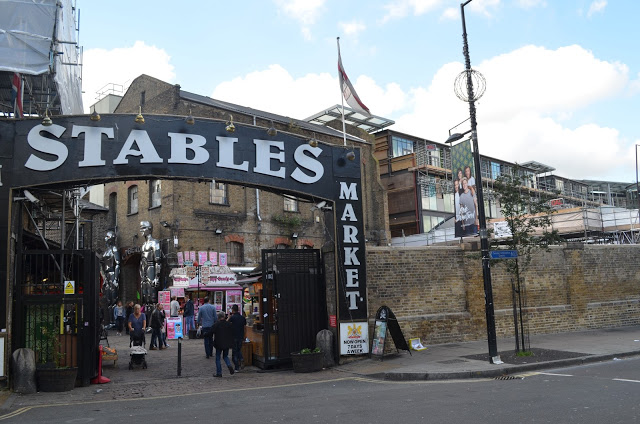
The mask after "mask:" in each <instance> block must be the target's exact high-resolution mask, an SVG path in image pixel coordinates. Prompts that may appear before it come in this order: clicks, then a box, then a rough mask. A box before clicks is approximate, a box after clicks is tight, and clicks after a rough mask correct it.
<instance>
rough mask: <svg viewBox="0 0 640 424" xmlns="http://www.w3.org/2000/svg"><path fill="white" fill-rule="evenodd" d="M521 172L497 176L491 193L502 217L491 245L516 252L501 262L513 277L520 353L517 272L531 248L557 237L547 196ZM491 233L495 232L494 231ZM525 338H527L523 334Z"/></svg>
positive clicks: (520, 289) (553, 241) (525, 263)
mask: <svg viewBox="0 0 640 424" xmlns="http://www.w3.org/2000/svg"><path fill="white" fill-rule="evenodd" d="M524 175H525V174H524V173H523V172H522V171H521V170H520V168H519V167H516V168H515V169H514V170H513V173H512V174H504V175H501V176H499V177H498V178H497V179H496V181H495V183H494V186H493V189H494V195H495V197H496V198H497V199H498V200H499V202H500V210H501V212H502V215H503V216H504V220H505V225H506V228H504V233H503V236H506V238H498V237H494V239H493V240H494V241H493V243H494V244H500V245H506V246H507V247H508V248H509V249H510V250H515V251H517V252H518V257H517V258H516V259H510V260H506V261H505V266H506V269H507V272H508V273H509V274H511V275H512V276H513V277H515V280H516V283H517V285H514V282H513V278H512V279H511V285H512V289H513V309H514V317H513V318H514V325H515V337H516V350H517V351H518V352H520V344H519V340H518V315H517V313H516V295H517V298H518V304H519V310H520V333H521V335H522V350H527V349H525V335H524V325H523V320H522V306H523V305H522V303H523V297H524V296H523V294H524V293H523V290H524V284H521V281H520V273H521V271H524V270H525V269H526V268H527V266H528V265H529V263H530V262H531V255H532V253H533V252H534V250H536V249H539V248H545V247H547V246H549V245H550V244H556V243H558V241H559V240H560V238H559V236H558V232H557V230H553V229H551V214H552V213H553V212H554V210H553V209H552V208H551V206H550V205H549V202H548V200H549V199H548V198H547V197H543V196H539V195H537V194H536V193H535V192H533V190H532V189H530V188H528V187H526V186H525V184H524V183H525V180H524V178H525V177H524ZM494 235H495V234H494ZM527 338H528V337H527Z"/></svg>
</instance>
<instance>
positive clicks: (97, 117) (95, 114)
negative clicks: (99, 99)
mask: <svg viewBox="0 0 640 424" xmlns="http://www.w3.org/2000/svg"><path fill="white" fill-rule="evenodd" d="M89 119H91V120H92V121H93V122H98V121H99V120H100V114H99V113H98V112H96V110H95V109H93V112H92V113H91V116H90V117H89Z"/></svg>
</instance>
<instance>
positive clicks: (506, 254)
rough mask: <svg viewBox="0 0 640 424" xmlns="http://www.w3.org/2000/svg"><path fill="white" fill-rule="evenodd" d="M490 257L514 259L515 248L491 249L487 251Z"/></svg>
mask: <svg viewBox="0 0 640 424" xmlns="http://www.w3.org/2000/svg"><path fill="white" fill-rule="evenodd" d="M489 257H490V258H491V259H515V258H517V257H518V251H517V250H491V251H489Z"/></svg>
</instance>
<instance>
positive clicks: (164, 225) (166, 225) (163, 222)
mask: <svg viewBox="0 0 640 424" xmlns="http://www.w3.org/2000/svg"><path fill="white" fill-rule="evenodd" d="M160 225H162V226H163V227H164V228H171V224H169V223H168V222H167V221H160Z"/></svg>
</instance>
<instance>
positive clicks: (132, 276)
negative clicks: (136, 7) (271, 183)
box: [104, 75, 389, 299]
mask: <svg viewBox="0 0 640 424" xmlns="http://www.w3.org/2000/svg"><path fill="white" fill-rule="evenodd" d="M139 111H140V112H141V114H142V115H143V116H144V115H145V114H152V113H153V114H165V115H176V119H181V120H182V119H185V117H186V116H193V117H195V120H196V123H195V125H196V126H197V125H198V118H209V119H211V118H212V119H218V120H221V121H224V122H228V123H231V122H233V123H235V124H239V123H242V124H249V125H253V126H257V127H262V128H264V130H265V132H266V130H267V129H269V128H271V127H273V128H275V129H276V131H278V132H287V133H293V134H295V135H298V136H301V137H304V138H308V139H310V140H311V139H316V140H317V141H319V142H320V143H327V144H333V145H338V146H342V145H343V136H342V132H341V131H338V130H337V129H335V128H340V129H341V128H342V123H341V122H340V121H339V120H336V121H335V122H328V123H325V125H324V126H320V125H316V124H312V123H309V122H306V121H303V120H295V119H292V118H289V117H284V116H280V115H275V114H272V113H268V112H264V111H259V110H255V109H251V108H247V107H243V106H239V105H234V104H231V103H227V102H222V101H218V100H214V99H211V98H209V97H205V96H200V95H197V94H193V93H189V92H186V91H184V90H181V89H180V86H179V85H172V84H168V83H165V82H163V81H160V80H157V79H155V78H152V77H149V76H146V75H142V76H140V77H138V78H136V79H135V80H134V81H133V83H132V84H131V85H130V87H129V88H128V90H127V92H126V93H125V94H124V96H123V98H122V100H121V101H120V103H119V104H118V106H117V108H116V109H115V113H116V114H117V113H138V112H139ZM146 125H153V120H152V118H147V121H146ZM334 127H335V128H334ZM347 132H348V134H347V147H345V149H354V148H357V149H360V151H361V158H362V164H361V169H362V181H363V183H362V184H363V193H366V195H364V196H363V197H364V203H365V213H364V219H365V232H366V239H367V242H368V243H370V244H374V245H386V244H387V242H388V238H389V237H388V218H387V213H386V210H387V207H386V195H385V194H384V191H383V189H382V187H381V185H380V183H379V177H378V173H377V168H378V166H377V163H376V160H375V158H374V157H373V156H372V151H371V147H372V141H373V137H372V136H371V135H369V134H368V133H367V132H366V131H363V130H362V129H359V128H357V127H354V126H349V128H348V130H347ZM167 177H170V176H168V175H163V173H159V174H158V175H157V176H156V178H155V179H153V180H149V181H126V182H124V183H123V182H116V183H109V184H106V185H105V188H104V201H105V206H108V207H109V217H108V220H109V223H110V227H111V228H117V234H118V242H117V243H118V247H119V248H120V249H121V252H122V256H123V258H122V262H123V266H122V269H121V273H122V274H121V276H122V277H121V279H122V281H123V284H122V285H121V287H122V289H121V290H123V291H122V293H121V297H123V298H125V299H135V292H136V291H137V290H138V284H139V281H138V280H139V277H138V263H139V256H140V254H139V252H138V251H137V248H138V247H139V246H140V245H141V244H142V239H141V237H140V236H139V235H138V234H139V224H140V221H143V220H147V221H150V222H151V223H152V224H153V226H154V231H153V236H154V237H155V238H156V239H158V240H160V241H161V242H162V246H163V251H164V254H165V257H166V258H167V263H168V265H169V267H166V268H165V271H166V272H164V273H163V276H162V278H163V281H164V282H166V283H167V284H168V283H169V281H168V268H171V267H173V266H176V265H177V257H176V255H177V252H180V251H202V250H206V251H215V252H225V253H227V254H228V258H229V265H230V266H231V267H232V269H235V270H243V271H247V270H249V269H251V268H254V267H256V266H258V265H259V264H260V260H261V256H260V255H261V250H262V249H275V248H278V249H280V248H299V249H304V248H316V249H321V248H323V247H325V248H326V249H332V247H331V246H332V243H333V240H334V239H335V238H334V235H333V234H332V233H333V231H334V230H333V213H332V212H331V211H327V209H326V208H325V210H321V209H318V208H316V207H314V205H315V204H316V203H317V200H318V199H313V198H310V197H308V196H305V195H304V193H300V194H299V195H297V196H294V195H291V194H283V193H280V192H277V191H275V190H270V189H269V188H267V187H260V188H255V187H247V186H241V185H232V184H227V183H226V182H225V181H224V180H223V179H220V180H211V179H198V178H194V179H192V180H172V179H170V178H167ZM176 239H177V245H176V244H175V243H174V240H176ZM329 278H330V277H327V284H329V281H330V280H329Z"/></svg>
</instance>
